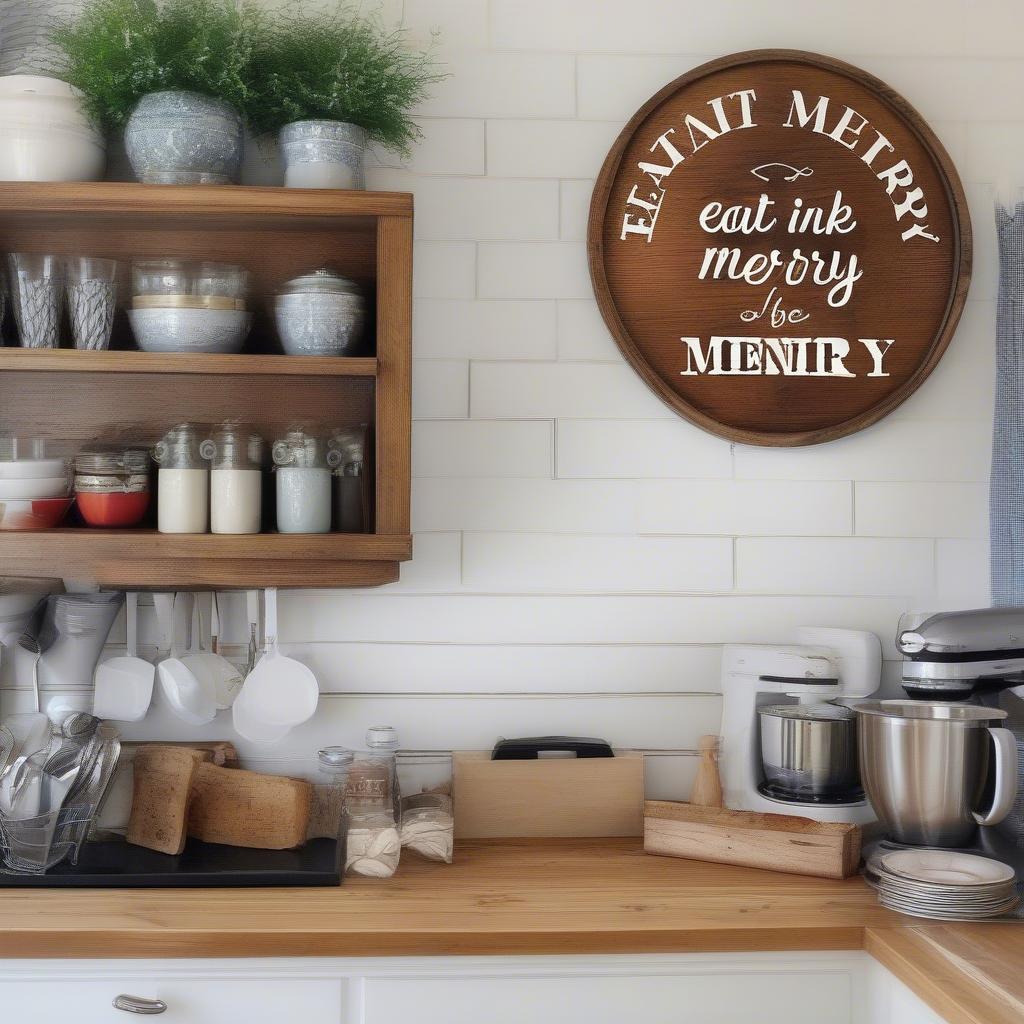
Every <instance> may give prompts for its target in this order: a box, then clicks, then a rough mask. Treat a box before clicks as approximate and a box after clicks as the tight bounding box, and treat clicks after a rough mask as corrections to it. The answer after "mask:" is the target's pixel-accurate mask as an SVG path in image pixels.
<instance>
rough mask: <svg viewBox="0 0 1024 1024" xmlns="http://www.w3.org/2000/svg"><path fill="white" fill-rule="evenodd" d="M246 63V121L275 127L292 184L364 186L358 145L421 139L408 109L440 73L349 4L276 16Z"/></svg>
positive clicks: (263, 128) (402, 145) (403, 147)
mask: <svg viewBox="0 0 1024 1024" xmlns="http://www.w3.org/2000/svg"><path fill="white" fill-rule="evenodd" d="M253 68H254V71H255V74H254V77H253V81H252V83H251V92H250V97H249V105H248V107H247V113H248V116H249V122H250V124H251V126H252V129H253V131H254V132H255V133H256V134H261V133H265V132H272V131H277V132H279V133H280V134H279V138H280V144H281V151H282V155H283V157H284V164H285V185H288V186H290V187H293V188H363V187H364V177H363V156H364V150H365V148H366V145H367V144H368V143H370V142H376V143H380V144H382V145H383V146H385V147H387V148H389V149H394V150H397V151H399V152H403V153H405V152H408V150H409V147H410V145H411V144H412V143H413V142H414V141H415V140H416V139H418V138H419V137H420V130H419V128H418V127H417V125H416V123H415V122H414V121H413V120H412V119H411V117H410V110H411V109H412V108H413V107H414V106H415V105H416V104H417V103H418V102H419V101H420V100H421V99H423V98H424V96H425V95H426V93H427V90H428V87H429V86H430V85H431V84H432V83H433V82H437V81H439V80H440V79H441V78H442V77H443V75H440V74H438V72H437V69H436V67H435V65H434V64H433V63H432V61H431V59H430V57H429V55H428V54H426V53H420V52H417V51H415V50H412V49H410V48H409V47H408V46H407V44H406V39H405V35H404V33H403V32H402V31H401V30H393V31H392V30H387V29H385V28H383V27H382V26H381V25H380V24H379V22H378V21H377V20H375V19H374V18H372V17H369V16H367V15H365V14H362V13H359V12H357V11H354V10H352V9H351V8H348V7H338V8H335V9H333V10H322V9H321V10H313V11H310V12H305V13H303V12H298V11H296V10H285V11H284V12H282V13H279V14H277V15H276V16H274V17H273V18H272V19H271V20H270V21H269V24H268V25H267V26H266V30H265V31H264V32H262V33H261V34H260V46H259V48H258V52H257V53H256V54H255V56H254V61H253Z"/></svg>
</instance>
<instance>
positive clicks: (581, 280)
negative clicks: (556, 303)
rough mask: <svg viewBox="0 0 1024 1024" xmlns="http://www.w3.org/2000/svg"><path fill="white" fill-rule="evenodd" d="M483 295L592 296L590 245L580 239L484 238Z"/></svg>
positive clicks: (527, 296) (516, 296)
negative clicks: (525, 240) (503, 240)
mask: <svg viewBox="0 0 1024 1024" xmlns="http://www.w3.org/2000/svg"><path fill="white" fill-rule="evenodd" d="M479 261H480V266H479V271H478V274H479V287H480V296H481V298H485V299H588V298H590V297H591V295H592V294H593V290H592V289H591V286H590V274H589V271H588V269H587V258H586V249H585V248H584V246H583V245H582V244H580V243H577V242H534V243H519V244H517V243H498V242H481V243H480V253H479Z"/></svg>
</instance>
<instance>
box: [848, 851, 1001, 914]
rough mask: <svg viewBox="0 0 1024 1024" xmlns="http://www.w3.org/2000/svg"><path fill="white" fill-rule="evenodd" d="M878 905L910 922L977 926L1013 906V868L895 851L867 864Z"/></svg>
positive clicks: (958, 856)
mask: <svg viewBox="0 0 1024 1024" xmlns="http://www.w3.org/2000/svg"><path fill="white" fill-rule="evenodd" d="M868 873H869V880H870V881H871V882H872V884H873V885H874V886H875V888H876V889H877V890H878V899H879V901H880V902H881V904H882V905H883V906H885V907H888V908H889V909H890V910H897V911H899V912H900V913H901V914H910V915H911V916H913V917H928V918H933V919H935V920H940V921H978V920H981V919H983V918H986V917H997V916H999V915H1001V914H1005V913H1007V912H1008V911H1010V910H1012V909H1013V908H1014V907H1015V906H1016V905H1017V889H1016V876H1015V874H1014V871H1013V868H1011V867H1009V866H1008V865H1007V864H1003V863H1002V862H1000V861H997V860H990V859H989V858H987V857H976V856H974V855H973V854H969V853H956V852H954V851H952V850H898V851H896V852H894V853H883V854H879V855H877V856H875V857H873V858H872V859H871V862H870V863H869V865H868Z"/></svg>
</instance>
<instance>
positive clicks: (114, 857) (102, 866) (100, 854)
mask: <svg viewBox="0 0 1024 1024" xmlns="http://www.w3.org/2000/svg"><path fill="white" fill-rule="evenodd" d="M343 859H344V858H343V844H342V843H339V842H338V841H337V840H335V839H312V840H310V841H309V842H308V843H306V845H305V846H303V847H301V848H299V849H297V850H247V849H243V848H242V847H239V846H219V845H217V844H216V843H201V842H199V841H198V840H196V839H190V840H189V841H188V843H187V844H186V845H185V851H184V853H181V854H179V855H178V856H177V857H173V856H171V855H170V854H166V853H157V852H156V851H154V850H146V849H144V848H143V847H141V846H132V845H131V844H130V843H126V842H123V841H118V842H98V843H86V844H85V845H84V846H83V847H82V852H81V855H80V856H79V858H78V864H77V865H75V866H72V865H71V864H70V863H68V862H65V863H63V864H58V865H57V867H55V868H51V869H50V870H49V871H48V872H47V873H46V874H45V875H16V874H7V873H0V888H4V887H7V888H12V887H13V888H32V889H51V888H53V889H66V888H94V889H97V888H98V889H160V888H207V889H209V888H222V887H231V888H234V887H240V886H282V885H286V886H297V885H301V886H307V885H316V886H323V885H340V884H341V876H342V869H343V863H342V862H343Z"/></svg>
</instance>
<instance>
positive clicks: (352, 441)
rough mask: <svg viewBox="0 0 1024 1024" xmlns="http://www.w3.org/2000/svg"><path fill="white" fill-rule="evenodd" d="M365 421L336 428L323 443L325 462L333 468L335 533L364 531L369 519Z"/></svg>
mask: <svg viewBox="0 0 1024 1024" xmlns="http://www.w3.org/2000/svg"><path fill="white" fill-rule="evenodd" d="M366 433H367V427H366V424H365V423H362V424H360V425H359V426H358V427H338V428H336V429H335V430H334V431H332V433H331V437H330V439H329V440H328V442H327V447H328V451H327V462H328V464H329V465H330V466H331V468H332V469H333V471H334V529H335V530H337V531H338V532H339V533H365V532H366V529H367V523H368V522H369V518H370V517H369V512H368V508H367V504H368V500H369V494H368V493H367V489H366V481H367V477H366V476H365V474H364V473H363V461H364V458H365V455H366Z"/></svg>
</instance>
